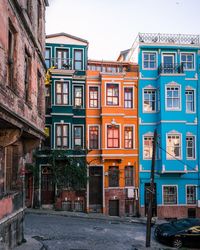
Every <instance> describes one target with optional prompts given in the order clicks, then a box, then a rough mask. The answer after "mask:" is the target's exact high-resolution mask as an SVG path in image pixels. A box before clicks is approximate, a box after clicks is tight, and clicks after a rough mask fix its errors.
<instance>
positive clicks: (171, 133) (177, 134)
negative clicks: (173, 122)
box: [166, 132, 182, 160]
mask: <svg viewBox="0 0 200 250" xmlns="http://www.w3.org/2000/svg"><path fill="white" fill-rule="evenodd" d="M168 136H179V139H180V156H179V157H176V156H174V157H173V156H171V155H169V154H168V153H170V152H168V147H170V146H168V144H167V141H168ZM176 159H179V160H180V159H182V134H181V133H178V132H176V133H175V132H168V133H167V134H166V160H176Z"/></svg>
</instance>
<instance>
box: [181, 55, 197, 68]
mask: <svg viewBox="0 0 200 250" xmlns="http://www.w3.org/2000/svg"><path fill="white" fill-rule="evenodd" d="M182 55H187V56H188V55H193V68H191V69H188V68H187V67H186V68H185V66H184V62H183V60H182ZM180 61H181V64H183V69H184V70H185V71H194V70H195V68H196V62H195V53H194V52H181V53H180ZM187 63H188V61H187V60H186V64H187Z"/></svg>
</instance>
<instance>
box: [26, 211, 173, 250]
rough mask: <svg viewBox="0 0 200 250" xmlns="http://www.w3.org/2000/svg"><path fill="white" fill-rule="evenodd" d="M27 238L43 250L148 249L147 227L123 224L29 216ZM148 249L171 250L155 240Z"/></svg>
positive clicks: (96, 220)
mask: <svg viewBox="0 0 200 250" xmlns="http://www.w3.org/2000/svg"><path fill="white" fill-rule="evenodd" d="M25 234H26V235H28V236H29V237H33V238H34V239H36V240H38V241H39V242H41V243H42V244H43V249H48V250H54V249H55V250H111V249H112V250H136V249H146V248H145V234H146V226H145V225H144V224H133V223H132V224H131V223H122V222H120V221H109V220H107V221H106V220H98V219H93V220H89V219H88V218H74V217H63V216H57V215H48V214H40V215H39V214H27V215H26V217H25ZM148 249H157V250H158V249H159V250H161V249H165V250H166V249H170V248H167V247H165V246H163V245H161V244H159V243H157V242H156V241H155V240H154V238H153V237H152V241H151V248H148ZM27 250H28V249H27ZM36 250H37V249H36Z"/></svg>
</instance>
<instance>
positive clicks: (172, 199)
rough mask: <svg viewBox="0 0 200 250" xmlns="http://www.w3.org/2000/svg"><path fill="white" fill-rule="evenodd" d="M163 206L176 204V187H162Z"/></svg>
mask: <svg viewBox="0 0 200 250" xmlns="http://www.w3.org/2000/svg"><path fill="white" fill-rule="evenodd" d="M163 195H164V205H168V204H169V205H172V204H177V187H176V186H164V187H163Z"/></svg>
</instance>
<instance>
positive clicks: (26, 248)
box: [14, 235, 43, 250]
mask: <svg viewBox="0 0 200 250" xmlns="http://www.w3.org/2000/svg"><path fill="white" fill-rule="evenodd" d="M25 239H26V242H25V243H22V244H21V245H20V246H17V247H15V248H14V249H15V250H42V249H43V245H42V243H41V242H39V241H37V240H35V239H33V238H32V237H30V236H26V235H25Z"/></svg>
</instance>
